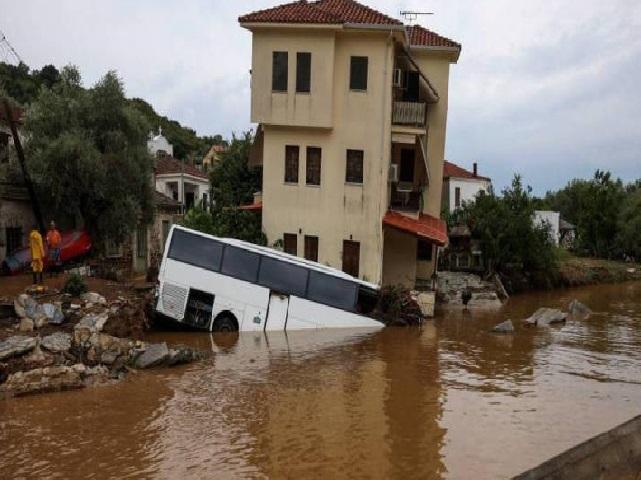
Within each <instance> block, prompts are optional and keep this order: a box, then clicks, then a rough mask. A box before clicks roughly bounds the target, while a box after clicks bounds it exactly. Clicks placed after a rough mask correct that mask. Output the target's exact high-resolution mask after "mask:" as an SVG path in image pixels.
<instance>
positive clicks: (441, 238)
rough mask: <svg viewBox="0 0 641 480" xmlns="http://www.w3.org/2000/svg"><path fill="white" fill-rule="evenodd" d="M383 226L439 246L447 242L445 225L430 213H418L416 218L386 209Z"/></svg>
mask: <svg viewBox="0 0 641 480" xmlns="http://www.w3.org/2000/svg"><path fill="white" fill-rule="evenodd" d="M383 226H386V227H391V228H395V229H397V230H400V231H402V232H405V233H409V234H412V235H415V236H417V237H418V238H421V239H423V240H428V241H430V242H432V243H435V244H437V245H438V246H441V247H442V246H444V245H445V244H447V225H446V224H445V222H444V221H443V220H441V219H440V218H436V217H433V216H431V215H425V214H420V215H419V217H418V218H411V217H408V216H406V215H403V214H402V213H398V212H393V211H388V212H387V213H386V214H385V216H384V217H383Z"/></svg>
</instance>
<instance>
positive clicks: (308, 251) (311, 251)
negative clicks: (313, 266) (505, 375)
mask: <svg viewBox="0 0 641 480" xmlns="http://www.w3.org/2000/svg"><path fill="white" fill-rule="evenodd" d="M305 258H306V259H307V260H311V261H313V262H318V237H314V236H312V235H305Z"/></svg>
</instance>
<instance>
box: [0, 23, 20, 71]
mask: <svg viewBox="0 0 641 480" xmlns="http://www.w3.org/2000/svg"><path fill="white" fill-rule="evenodd" d="M0 53H2V54H3V55H2V56H3V58H4V60H5V61H7V60H8V59H9V55H11V56H12V57H14V59H15V60H17V61H18V63H23V62H22V58H20V55H18V52H16V50H15V49H14V48H13V46H12V45H11V44H10V43H9V40H7V37H6V35H5V34H4V33H3V32H2V30H0Z"/></svg>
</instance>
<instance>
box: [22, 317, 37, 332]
mask: <svg viewBox="0 0 641 480" xmlns="http://www.w3.org/2000/svg"><path fill="white" fill-rule="evenodd" d="M33 329H34V324H33V320H31V319H30V318H27V317H24V318H21V319H20V323H18V331H20V332H23V333H26V332H33Z"/></svg>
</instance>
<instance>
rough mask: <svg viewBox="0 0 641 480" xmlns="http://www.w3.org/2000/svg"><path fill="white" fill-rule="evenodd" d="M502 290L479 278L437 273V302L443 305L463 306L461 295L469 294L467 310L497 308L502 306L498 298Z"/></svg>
mask: <svg viewBox="0 0 641 480" xmlns="http://www.w3.org/2000/svg"><path fill="white" fill-rule="evenodd" d="M503 291H504V290H501V289H498V288H497V285H496V284H495V282H486V281H483V280H481V277H479V276H478V275H474V274H471V273H463V272H438V280H437V287H436V292H437V300H438V301H439V303H441V304H445V305H455V306H456V305H464V303H465V302H464V301H463V296H464V295H463V294H464V292H470V293H471V298H470V299H469V301H468V302H467V305H466V306H467V307H468V308H490V309H493V308H498V307H500V306H501V305H502V302H501V298H500V296H502V295H503V293H502V292H503Z"/></svg>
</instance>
